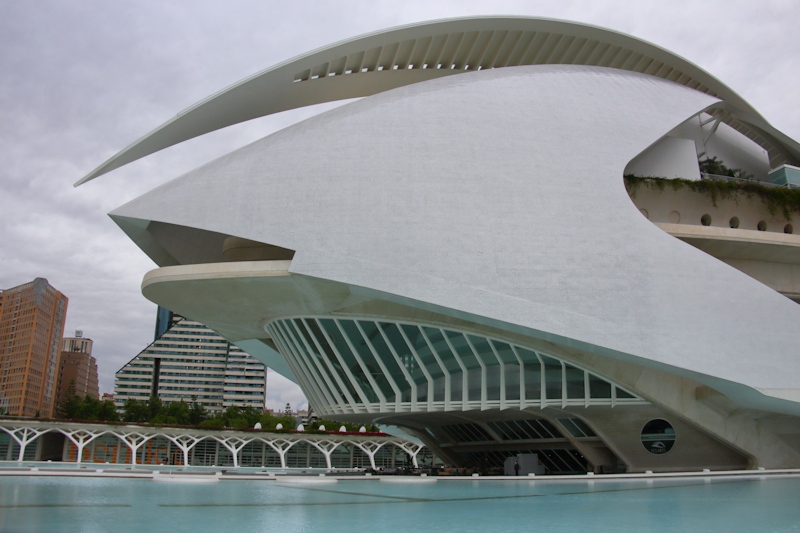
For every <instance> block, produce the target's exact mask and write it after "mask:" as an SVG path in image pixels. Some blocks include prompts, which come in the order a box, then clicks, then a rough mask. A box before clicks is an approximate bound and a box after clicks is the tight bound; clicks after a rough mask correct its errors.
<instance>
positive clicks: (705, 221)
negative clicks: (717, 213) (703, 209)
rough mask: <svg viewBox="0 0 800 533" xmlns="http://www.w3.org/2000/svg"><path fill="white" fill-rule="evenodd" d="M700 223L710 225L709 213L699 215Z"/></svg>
mask: <svg viewBox="0 0 800 533" xmlns="http://www.w3.org/2000/svg"><path fill="white" fill-rule="evenodd" d="M700 223H701V224H702V225H704V226H710V225H711V215H708V214H706V215H703V216H702V217H700Z"/></svg>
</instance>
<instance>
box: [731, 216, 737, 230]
mask: <svg viewBox="0 0 800 533" xmlns="http://www.w3.org/2000/svg"><path fill="white" fill-rule="evenodd" d="M730 226H731V227H732V228H734V229H736V228H738V227H739V217H733V218H732V219H731V221H730Z"/></svg>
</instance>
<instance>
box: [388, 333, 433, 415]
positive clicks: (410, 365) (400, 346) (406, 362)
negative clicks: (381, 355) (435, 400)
mask: <svg viewBox="0 0 800 533" xmlns="http://www.w3.org/2000/svg"><path fill="white" fill-rule="evenodd" d="M381 327H382V328H383V330H384V333H386V337H387V338H388V339H389V342H390V343H391V344H392V346H393V347H394V351H395V353H397V356H398V357H399V358H400V362H401V363H402V365H403V368H405V371H406V372H408V374H409V375H410V376H411V379H412V380H413V381H414V383H415V384H416V385H417V400H418V401H428V380H427V378H426V377H425V374H424V372H422V369H421V368H420V367H419V364H417V359H416V358H415V357H414V354H413V353H412V352H411V348H410V347H409V346H408V343H407V342H406V340H405V339H404V338H403V335H402V334H401V333H400V330H399V329H398V327H397V324H391V323H385V322H381Z"/></svg>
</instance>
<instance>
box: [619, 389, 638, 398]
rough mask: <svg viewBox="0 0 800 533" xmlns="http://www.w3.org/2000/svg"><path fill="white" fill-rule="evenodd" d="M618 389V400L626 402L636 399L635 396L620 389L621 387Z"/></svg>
mask: <svg viewBox="0 0 800 533" xmlns="http://www.w3.org/2000/svg"><path fill="white" fill-rule="evenodd" d="M616 389H617V398H620V399H625V400H627V399H634V398H636V396H634V395H633V394H631V393H630V392H627V391H624V390H622V389H620V388H619V387H616Z"/></svg>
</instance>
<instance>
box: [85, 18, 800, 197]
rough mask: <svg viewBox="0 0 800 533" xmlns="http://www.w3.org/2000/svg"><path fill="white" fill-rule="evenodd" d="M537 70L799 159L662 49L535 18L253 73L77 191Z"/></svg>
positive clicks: (481, 23) (326, 54)
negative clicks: (260, 137) (191, 154)
mask: <svg viewBox="0 0 800 533" xmlns="http://www.w3.org/2000/svg"><path fill="white" fill-rule="evenodd" d="M538 64H574V65H591V66H605V67H612V68H617V69H622V70H629V71H632V72H639V73H643V74H648V75H651V76H655V77H659V78H663V79H667V80H670V81H674V82H676V83H679V84H682V85H685V86H687V87H690V88H692V89H695V90H698V91H700V92H703V93H706V94H710V95H712V96H716V97H718V98H720V99H721V100H723V101H724V102H726V104H727V107H728V109H725V110H723V111H722V112H720V113H719V114H718V115H717V116H718V118H719V119H721V120H722V121H723V122H726V123H728V124H729V125H731V126H732V127H734V128H735V129H737V130H739V131H740V132H741V133H743V134H745V135H747V136H748V137H750V138H751V139H752V140H754V141H755V142H757V143H759V144H760V145H761V146H762V147H763V148H765V149H766V150H768V151H769V152H770V162H771V163H772V166H773V167H777V166H778V165H779V164H781V163H785V162H789V163H793V164H797V163H798V162H799V161H800V145H798V143H797V142H795V141H793V140H792V139H790V138H789V137H787V136H786V135H784V134H783V133H781V132H780V131H778V130H776V129H775V128H773V127H772V126H771V125H770V124H769V123H768V122H767V121H766V120H764V118H763V117H761V116H760V115H759V114H758V113H757V112H756V110H755V109H753V107H752V106H750V104H748V103H747V102H746V101H745V100H744V99H743V98H742V97H741V96H739V95H738V94H736V93H735V92H734V91H733V90H732V89H731V88H729V87H728V86H726V85H725V84H724V83H722V82H721V81H719V80H718V79H717V78H715V77H714V76H712V75H711V74H709V73H708V72H706V71H704V70H703V69H701V68H700V67H698V66H697V65H694V64H693V63H691V62H689V61H687V60H686V59H683V58H682V57H679V56H677V55H675V54H673V53H671V52H669V51H667V50H665V49H663V48H660V47H658V46H656V45H653V44H651V43H648V42H646V41H642V40H640V39H637V38H634V37H631V36H629V35H624V34H622V33H618V32H615V31H612V30H608V29H604V28H598V27H595V26H589V25H585V24H578V23H574V22H566V21H560V20H551V19H540V18H527V17H475V18H458V19H446V20H439V21H432V22H424V23H417V24H411V25H408V26H400V27H397V28H392V29H388V30H384V31H378V32H375V33H370V34H367V35H362V36H360V37H355V38H352V39H348V40H346V41H342V42H339V43H337V44H333V45H330V46H327V47H323V48H320V49H318V50H315V51H312V52H309V53H307V54H304V55H301V56H298V57H295V58H294V59H290V60H288V61H285V62H283V63H280V64H278V65H276V66H274V67H271V68H268V69H266V70H263V71H261V72H258V73H256V74H254V75H252V76H249V77H247V78H245V79H243V80H241V81H239V82H237V83H235V84H233V85H231V86H230V87H227V88H225V89H223V90H221V91H219V92H217V93H216V94H213V95H211V96H209V97H208V98H206V99H204V100H201V101H200V102H198V103H197V104H195V105H193V106H192V107H190V108H188V109H186V110H184V111H182V112H180V113H178V115H176V116H175V117H174V118H172V119H170V120H168V121H167V122H165V123H164V124H162V125H161V126H159V127H158V128H156V129H155V130H153V131H151V132H150V133H148V134H146V135H144V136H143V137H141V138H140V139H139V140H137V141H135V142H133V143H132V144H130V145H129V146H128V147H126V148H124V149H123V150H122V151H120V152H119V153H117V154H116V155H114V156H113V157H111V158H110V159H108V160H107V161H105V162H104V163H103V164H101V165H100V166H99V167H97V168H96V169H94V170H93V171H92V172H90V173H89V174H87V175H86V176H85V177H84V178H83V179H81V180H80V181H78V182H77V183H76V184H75V185H76V186H77V185H80V184H82V183H85V182H87V181H89V180H91V179H94V178H96V177H98V176H100V175H102V174H105V173H106V172H109V171H111V170H114V169H116V168H119V167H121V166H123V165H126V164H128V163H130V162H132V161H135V160H137V159H140V158H142V157H145V156H147V155H150V154H152V153H154V152H157V151H159V150H163V149H164V148H168V147H170V146H173V145H175V144H178V143H181V142H183V141H186V140H188V139H192V138H194V137H197V136H200V135H203V134H205V133H209V132H211V131H214V130H217V129H220V128H224V127H227V126H230V125H233V124H238V123H240V122H244V121H247V120H251V119H254V118H258V117H263V116H267V115H271V114H274V113H278V112H281V111H286V110H289V109H295V108H299V107H304V106H309V105H313V104H319V103H324V102H332V101H336V100H341V99H348V98H358V97H364V96H370V95H373V94H377V93H380V92H383V91H387V90H390V89H394V88H397V87H402V86H405V85H410V84H413V83H418V82H422V81H427V80H431V79H436V78H440V77H443V76H451V75H455V74H463V73H465V72H470V71H475V70H481V69H487V68H505V67H514V66H521V65H538Z"/></svg>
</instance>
